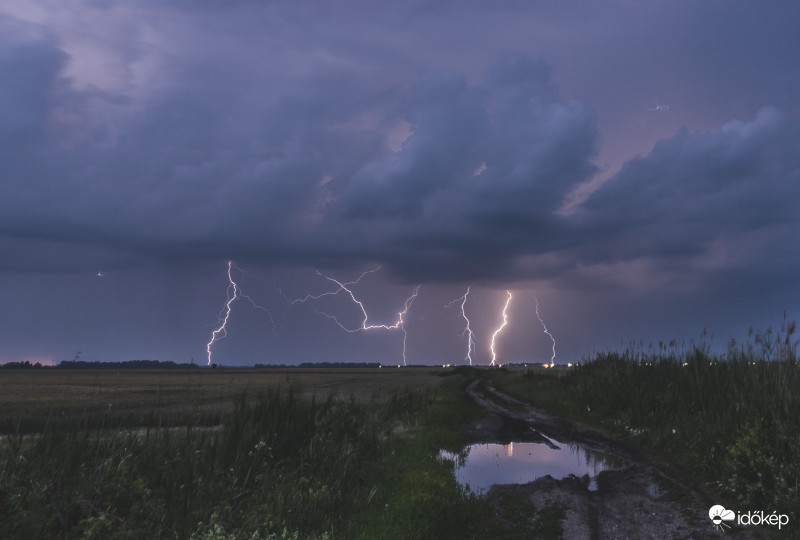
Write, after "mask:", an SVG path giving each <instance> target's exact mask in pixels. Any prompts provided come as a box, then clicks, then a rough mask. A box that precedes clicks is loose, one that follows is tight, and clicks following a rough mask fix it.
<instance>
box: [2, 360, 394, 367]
mask: <svg viewBox="0 0 800 540" xmlns="http://www.w3.org/2000/svg"><path fill="white" fill-rule="evenodd" d="M198 367H200V366H198V365H197V364H195V363H193V362H192V363H183V364H178V363H176V362H173V361H171V360H167V361H163V360H125V361H123V362H88V361H86V360H62V361H61V362H59V363H58V365H55V366H50V365H47V364H41V363H39V362H36V363H35V364H31V363H30V362H29V361H25V362H8V363H5V364H0V368H2V369H44V368H46V369H196V368H198ZM211 367H214V368H216V367H226V368H236V367H244V366H217V365H216V364H212V366H211ZM253 367H255V368H302V369H326V368H327V369H341V368H361V369H364V368H376V369H377V368H379V367H381V364H380V363H378V362H303V363H301V364H299V365H286V364H255V365H253Z"/></svg>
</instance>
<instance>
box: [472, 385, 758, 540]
mask: <svg viewBox="0 0 800 540" xmlns="http://www.w3.org/2000/svg"><path fill="white" fill-rule="evenodd" d="M467 391H468V393H469V395H470V396H471V397H472V399H473V400H475V401H476V402H477V403H478V404H479V405H481V407H482V408H483V409H484V411H485V412H486V414H485V415H484V417H483V418H481V419H479V420H477V421H475V422H473V423H472V424H470V425H468V426H465V428H464V429H465V435H466V438H467V440H468V442H470V443H498V444H504V445H507V444H509V443H515V444H516V446H517V447H519V444H517V443H527V442H531V443H542V444H548V445H552V444H553V443H555V444H556V445H560V446H563V445H567V446H571V447H572V448H580V449H582V451H584V452H589V453H598V454H602V455H607V456H612V457H613V460H614V466H613V467H608V468H606V470H601V471H600V472H599V473H597V474H596V475H594V476H590V475H589V474H585V475H583V476H580V477H579V476H576V475H568V476H566V477H563V478H560V479H559V478H554V477H553V476H551V475H545V476H542V477H540V478H538V479H535V480H533V481H530V482H527V483H514V484H495V485H493V486H491V487H490V488H489V489H487V490H485V491H482V495H483V496H484V497H486V498H487V500H488V501H489V502H490V503H491V504H492V505H493V506H494V508H495V513H496V515H497V517H498V519H500V520H501V521H509V522H510V521H513V520H519V519H520V514H519V508H530V509H533V510H534V511H533V512H530V514H531V516H530V518H529V519H530V520H531V522H532V523H533V521H534V520H535V519H536V516H537V515H543V514H542V511H543V510H544V511H545V512H546V511H547V509H548V508H550V509H552V508H558V509H561V511H562V512H563V515H564V519H563V520H562V521H561V528H562V534H563V537H564V538H568V539H575V540H580V539H610V538H620V539H622V538H657V539H666V538H721V537H723V534H722V533H720V532H718V531H716V530H715V529H714V527H713V523H712V522H711V520H710V518H709V516H708V511H709V508H711V506H713V505H714V504H715V501H713V500H711V499H710V498H709V497H707V496H706V495H704V494H703V493H702V492H701V491H700V490H698V489H696V488H695V487H693V486H692V485H691V481H690V479H687V478H681V477H680V476H681V475H679V474H674V473H672V474H669V473H665V472H664V471H665V469H666V467H664V466H663V464H660V463H658V462H657V461H656V460H654V459H653V458H651V457H649V456H647V455H645V454H643V453H641V452H639V451H637V450H635V449H632V448H630V447H628V446H626V445H625V444H623V443H621V442H619V441H616V440H614V439H612V438H609V437H607V436H605V435H603V434H601V433H599V432H596V431H594V430H592V429H590V428H587V427H584V426H579V425H577V424H574V423H571V422H568V421H566V420H563V419H561V418H557V417H554V416H552V415H548V414H547V413H544V412H542V411H540V410H537V409H534V408H532V407H530V406H528V405H526V404H524V403H522V402H519V401H517V400H515V399H514V398H511V397H510V396H507V395H505V394H503V393H502V392H499V391H498V390H496V389H495V388H493V387H492V386H491V385H490V384H488V383H487V384H486V385H485V386H482V385H479V384H478V383H477V382H476V383H474V384H473V385H471V386H470V387H469V388H468V389H467ZM555 476H560V475H558V474H555ZM505 481H507V479H506V480H505ZM516 481H517V480H515V482H516ZM521 481H523V482H524V481H525V479H523V480H521ZM476 491H477V490H476ZM510 501H511V502H512V504H510ZM517 503H519V504H517ZM512 507H513V508H514V509H516V510H512ZM523 519H525V518H524V517H523ZM757 532H761V531H757V530H754V529H753V528H749V529H743V528H739V529H738V530H737V529H736V528H732V529H728V530H726V532H725V534H724V537H725V538H762V537H765V536H758V535H756V534H755V533H757Z"/></svg>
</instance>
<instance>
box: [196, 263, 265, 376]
mask: <svg viewBox="0 0 800 540" xmlns="http://www.w3.org/2000/svg"><path fill="white" fill-rule="evenodd" d="M234 268H235V269H236V270H238V271H239V272H241V273H242V274H245V275H246V274H247V273H246V272H245V271H244V270H242V269H241V268H239V267H238V266H236V265H234V264H233V261H228V288H227V300H226V301H225V305H224V306H223V308H222V310H221V311H220V312H219V316H218V317H217V322H218V323H219V326H218V327H217V328H216V329H215V330H214V331H213V332H211V339H210V340H209V341H208V343H207V344H206V353H207V355H208V365H209V366H210V365H211V348H212V346H213V345H214V342H216V341H218V340H220V339H222V338H224V337H226V336H227V335H228V319H229V318H230V316H231V306H232V305H233V303H234V302H235V301H236V299H238V298H240V297H241V298H244V299H245V300H247V301H248V302H250V305H252V306H253V308H255V309H258V310H260V311H263V312H264V313H266V314H267V316H268V317H269V320H270V323H271V324H272V332H273V333H274V332H275V321H274V319H273V318H272V313H270V311H269V310H268V309H267V308H265V307H263V306H260V305H258V304H256V302H255V300H253V299H252V298H251V297H250V296H248V295H246V294H244V292H242V290H241V288H240V287H239V285H238V284H237V283H236V282H235V281H234V280H233V275H232V271H233V269H234Z"/></svg>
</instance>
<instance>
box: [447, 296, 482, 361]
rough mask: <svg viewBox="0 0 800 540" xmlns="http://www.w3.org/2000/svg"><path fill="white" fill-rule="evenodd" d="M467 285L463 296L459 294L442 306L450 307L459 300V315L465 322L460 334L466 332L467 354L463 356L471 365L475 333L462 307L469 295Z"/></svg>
mask: <svg viewBox="0 0 800 540" xmlns="http://www.w3.org/2000/svg"><path fill="white" fill-rule="evenodd" d="M469 289H470V288H469V287H467V292H465V293H464V296H459V297H458V298H456V299H455V300H453V301H452V302H450V303H448V304H446V305H445V306H444V308H445V309H447V308H449V307H451V306H452V305H453V304H455V303H456V302H458V301H461V316H462V317H463V318H464V321H465V322H466V323H467V326H466V327H465V328H464V332H463V333H462V334H461V335H462V336H463V335H464V334H467V356H465V357H464V360H465V361H469V365H472V353H473V352H475V334H474V333H473V332H472V329H471V328H470V322H469V319H468V318H467V312H466V310H465V309H464V306H465V305H466V304H467V296H469Z"/></svg>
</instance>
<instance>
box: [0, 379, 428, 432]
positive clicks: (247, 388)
mask: <svg viewBox="0 0 800 540" xmlns="http://www.w3.org/2000/svg"><path fill="white" fill-rule="evenodd" d="M441 371H442V370H441V368H440V369H438V370H434V369H424V368H408V369H402V370H398V369H397V368H394V369H392V368H382V369H338V370H337V369H214V370H211V369H181V370H163V369H162V370H118V371H117V370H110V369H98V370H84V369H74V370H53V369H43V370H2V371H0V411H2V416H0V433H17V432H22V433H27V432H36V431H41V430H42V429H43V428H44V426H45V425H46V424H47V423H48V422H58V421H59V420H60V419H62V418H74V417H75V416H76V415H77V416H83V417H84V418H85V419H87V421H90V422H104V423H106V424H107V425H115V426H120V427H146V426H151V427H157V426H159V425H160V426H162V427H167V426H185V425H187V424H192V425H204V426H213V425H219V424H221V423H224V421H225V419H226V418H230V415H231V413H232V412H233V408H234V398H235V397H236V396H238V395H239V394H241V393H245V394H247V395H251V396H255V395H258V394H259V393H262V392H265V391H268V390H275V389H277V388H283V389H284V390H285V389H288V388H290V387H291V388H293V389H294V392H295V395H296V396H298V397H311V396H314V395H316V396H318V397H327V396H328V395H329V394H331V393H337V394H339V395H342V396H350V395H354V396H356V397H358V398H359V399H365V398H372V397H375V399H378V400H381V399H387V398H388V397H390V396H391V395H392V394H393V393H394V392H396V391H398V390H402V389H405V388H418V389H420V390H422V389H426V388H435V387H436V386H438V385H440V384H441V383H442V381H443V379H442V378H441V377H435V376H433V375H437V374H440V372H441Z"/></svg>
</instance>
